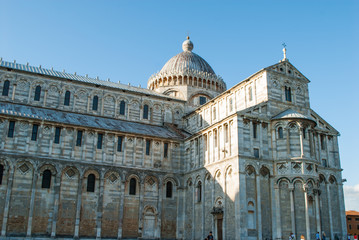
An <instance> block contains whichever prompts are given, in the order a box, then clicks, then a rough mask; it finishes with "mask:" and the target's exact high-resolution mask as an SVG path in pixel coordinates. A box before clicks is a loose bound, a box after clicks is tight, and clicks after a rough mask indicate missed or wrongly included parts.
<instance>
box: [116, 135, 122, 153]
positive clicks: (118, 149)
mask: <svg viewBox="0 0 359 240" xmlns="http://www.w3.org/2000/svg"><path fill="white" fill-rule="evenodd" d="M117 152H122V136H118V137H117Z"/></svg>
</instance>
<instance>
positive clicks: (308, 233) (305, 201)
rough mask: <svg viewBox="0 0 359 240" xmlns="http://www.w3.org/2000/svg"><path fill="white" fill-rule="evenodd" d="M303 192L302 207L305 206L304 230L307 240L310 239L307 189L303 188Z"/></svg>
mask: <svg viewBox="0 0 359 240" xmlns="http://www.w3.org/2000/svg"><path fill="white" fill-rule="evenodd" d="M303 190H304V206H305V229H306V233H307V239H310V222H309V212H308V188H307V187H306V186H303Z"/></svg>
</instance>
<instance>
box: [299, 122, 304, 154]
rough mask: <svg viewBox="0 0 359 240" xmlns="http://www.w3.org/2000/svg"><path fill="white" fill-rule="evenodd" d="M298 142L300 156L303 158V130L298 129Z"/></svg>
mask: <svg viewBox="0 0 359 240" xmlns="http://www.w3.org/2000/svg"><path fill="white" fill-rule="evenodd" d="M299 141H300V156H301V157H304V147H303V128H302V127H300V128H299Z"/></svg>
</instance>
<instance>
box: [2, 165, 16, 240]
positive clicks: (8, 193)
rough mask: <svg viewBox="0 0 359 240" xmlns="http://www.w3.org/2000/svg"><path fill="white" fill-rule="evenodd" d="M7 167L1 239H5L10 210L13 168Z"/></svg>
mask: <svg viewBox="0 0 359 240" xmlns="http://www.w3.org/2000/svg"><path fill="white" fill-rule="evenodd" d="M8 167H9V171H8V172H9V173H8V174H9V175H8V179H7V188H6V196H5V205H4V214H3V219H2V227H1V237H4V238H5V237H6V229H7V220H8V218H9V209H10V199H11V191H12V185H13V182H14V172H15V167H10V166H8Z"/></svg>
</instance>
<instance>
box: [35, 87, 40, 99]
mask: <svg viewBox="0 0 359 240" xmlns="http://www.w3.org/2000/svg"><path fill="white" fill-rule="evenodd" d="M40 95H41V86H36V88H35V96H34V101H40Z"/></svg>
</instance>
